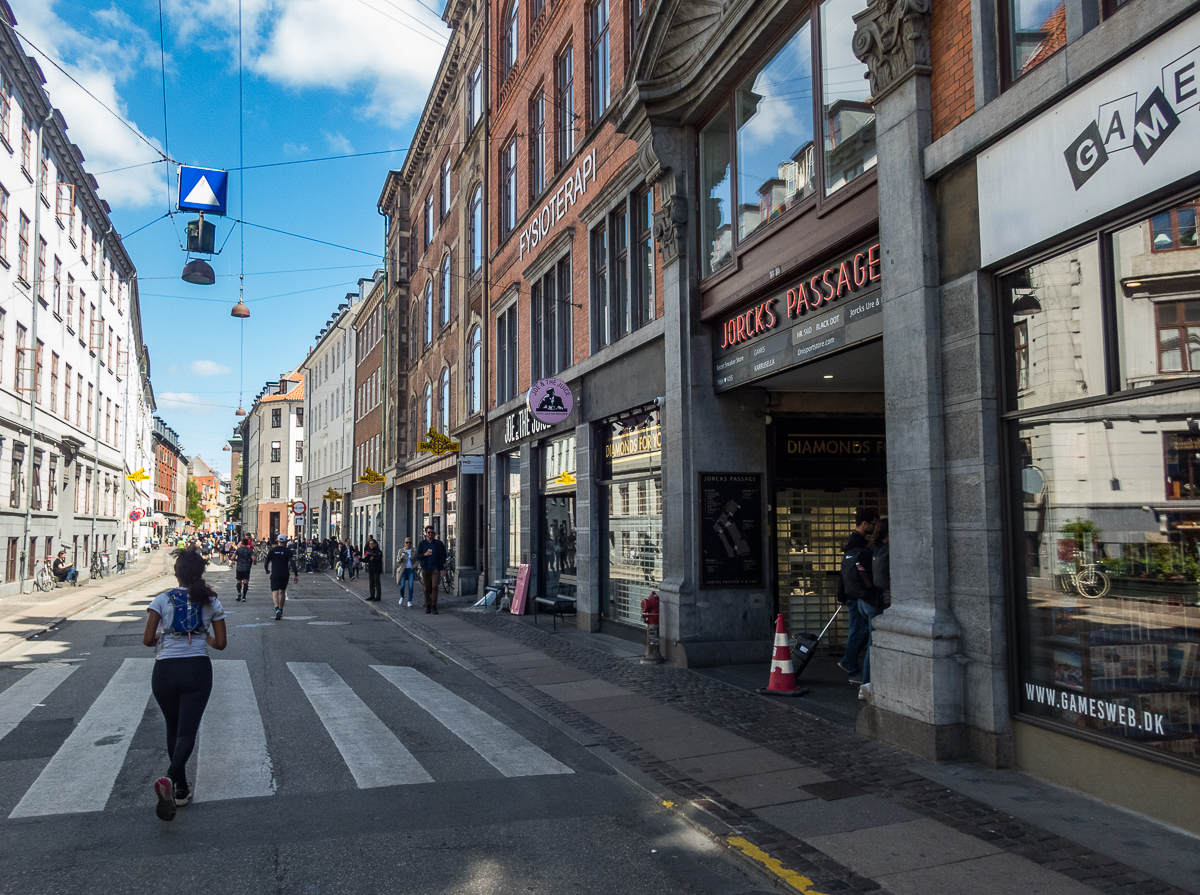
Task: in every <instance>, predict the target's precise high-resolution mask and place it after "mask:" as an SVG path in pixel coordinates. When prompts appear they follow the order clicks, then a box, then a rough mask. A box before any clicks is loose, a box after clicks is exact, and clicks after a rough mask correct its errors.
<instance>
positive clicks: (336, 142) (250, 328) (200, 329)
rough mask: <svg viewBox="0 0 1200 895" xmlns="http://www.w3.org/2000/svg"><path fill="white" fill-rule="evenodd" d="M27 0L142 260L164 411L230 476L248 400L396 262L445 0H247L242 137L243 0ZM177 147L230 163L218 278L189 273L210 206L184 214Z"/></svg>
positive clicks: (77, 135)
mask: <svg viewBox="0 0 1200 895" xmlns="http://www.w3.org/2000/svg"><path fill="white" fill-rule="evenodd" d="M9 2H10V4H11V6H12V9H13V12H14V14H15V16H16V19H17V26H16V31H17V34H18V37H19V38H21V40H22V43H23V44H24V46H25V50H26V52H27V53H28V54H29V55H31V56H33V57H34V59H36V60H37V61H38V64H39V65H40V66H41V68H42V70H43V72H44V73H45V75H46V89H47V91H48V92H49V94H50V99H51V102H53V104H54V105H55V106H56V107H57V108H58V109H59V110H60V111H61V112H62V113H63V116H64V117H65V119H66V122H67V128H68V129H67V136H68V138H70V139H71V141H72V142H74V143H75V144H76V145H78V146H79V148H80V149H81V150H82V152H83V154H84V157H85V159H86V160H85V162H84V167H85V168H86V170H87V171H88V172H89V173H91V174H93V175H94V176H95V177H96V180H97V181H98V183H99V184H100V188H99V193H100V196H101V198H103V199H106V200H107V201H108V203H109V205H110V206H111V207H112V220H113V225H114V228H115V229H116V231H117V232H118V233H120V234H122V236H123V239H124V244H125V248H126V250H127V251H128V252H129V255H130V257H131V258H132V259H133V262H134V264H135V265H136V267H137V270H138V281H139V289H140V292H141V311H142V321H143V335H144V337H145V341H146V344H147V346H148V347H149V350H150V358H151V381H152V383H153V386H154V393H155V398H156V400H157V404H158V415H159V416H161V417H162V418H163V420H164V421H165V422H166V423H167V424H168V425H169V426H171V427H172V428H173V429H174V430H175V431H176V432H177V433H178V434H179V437H180V441H181V443H182V444H183V447H184V449H185V451H187V453H188V455H189V456H194V455H200V456H201V457H203V458H204V459H205V461H206V462H208V463H209V464H210V465H212V466H214V467H215V468H216V469H218V470H219V471H221V472H223V473H225V474H228V472H229V460H230V454H229V453H228V452H222V448H223V447H224V446H225V443H226V440H227V439H228V437H229V435H230V434H231V433H232V431H233V427H234V425H235V424H236V422H237V420H238V418H237V417H236V416H235V415H234V411H235V410H236V409H237V407H238V405H239V400H240V401H241V402H242V404H243V405H244V406H245V407H247V408H248V407H249V406H250V404H251V402H252V401H253V400H254V397H255V395H257V394H258V392H259V390H260V389H261V388H262V386H263V384H264V383H265V382H266V381H268V380H276V379H278V378H279V376H280V375H281V374H282V373H285V372H288V371H291V370H293V369H294V368H295V367H297V366H298V365H299V364H300V362H301V361H303V359H304V357H305V355H306V354H307V352H308V350H309V349H310V348H311V347H312V346H313V345H314V344H315V341H316V335H317V333H318V332H319V331H320V329H321V327H322V325H323V324H324V322H325V321H326V320H328V319H329V316H330V314H331V313H332V312H333V311H334V310H335V309H336V307H337V305H338V304H339V303H340V302H341V301H343V300H344V299H345V295H346V293H347V292H352V291H357V289H358V280H359V279H360V278H362V277H368V278H369V277H371V276H372V275H373V273H374V271H375V270H376V269H377V268H378V267H380V266H381V263H382V256H383V240H384V219H383V218H382V217H381V216H380V215H379V213H378V211H377V207H376V206H377V202H378V199H379V194H380V192H381V191H382V189H383V182H384V178H385V177H386V176H387V172H388V171H389V170H392V169H397V168H399V167H400V166H401V165H402V164H403V162H404V157H405V155H404V152H403V149H404V148H405V147H407V146H408V144H409V142H410V139H411V135H412V132H413V129H414V127H415V125H416V123H417V120H418V118H419V116H420V113H421V109H422V108H423V106H424V102H425V98H426V95H427V94H428V91H429V85H430V83H431V81H432V78H433V75H434V74H435V73H436V71H437V66H438V63H439V61H440V59H441V55H442V48H443V47H444V45H445V41H446V38H447V36H448V29H447V28H446V26H445V25H444V24H443V23H442V21H441V19H440V18H439V16H438V15H437V14H435V12H434V10H440V9H441V6H442V2H443V0H240V2H241V8H240V15H241V28H240V36H241V54H240V55H241V60H242V64H241V96H242V99H241V108H242V112H241V115H240V124H241V136H240V138H239V98H238V94H239V86H238V84H239V65H238V60H239V48H238V45H239V0H161V6H160V3H159V0H122V2H121V3H120V4H117V3H112V2H109V3H103V2H93V0H76V2H69V0H9ZM160 9H161V19H160ZM160 23H161V32H160ZM160 33H161V42H160ZM60 67H61V69H62V70H60ZM164 69H165V79H164ZM64 71H65V74H64ZM68 75H69V76H70V77H68ZM71 78H73V79H74V80H75V81H77V82H79V84H80V85H82V87H83V88H86V92H85V91H84V90H83V89H81V88H80V86H77V85H76V84H75V83H73V82H72V80H71ZM164 80H165V90H164ZM88 93H91V94H92V95H91V96H89V95H88ZM105 107H107V109H106V108H105ZM164 112H165V114H164ZM114 113H115V114H114ZM239 139H240V146H241V148H240V150H239ZM367 153H376V154H370V155H368V154H367ZM239 154H241V156H242V158H243V162H242V163H241V164H239ZM163 155H167V156H169V157H170V158H171V159H172V160H173V161H172V162H171V163H170V164H168V163H167V162H165V161H163V160H162V156H163ZM348 155H355V156H357V157H354V158H340V159H331V160H324V161H318V159H324V158H326V157H328V156H348ZM176 163H182V164H186V165H197V166H201V167H208V168H224V169H227V170H229V171H230V179H229V197H228V200H229V217H228V218H224V219H222V218H219V217H218V218H214V217H211V216H206V220H210V221H213V222H215V224H216V245H217V247H218V248H219V249H222V250H221V252H220V254H219V255H217V256H215V257H213V258H210V259H207V260H209V261H210V263H211V264H212V266H213V269H214V271H215V272H216V274H217V282H216V284H215V285H212V286H196V285H192V284H189V283H185V282H183V281H182V280H181V279H180V277H179V275H180V272H181V271H182V269H183V265H184V264H185V263H186V261H187V256H186V255H185V253H184V251H183V249H182V247H181V243H183V242H185V239H184V237H185V234H186V230H185V228H186V222H187V221H188V220H191V219H194V218H195V214H194V213H180V212H177V211H174V206H175V202H176V198H177V197H176V195H175V192H176V186H175V183H176V168H175V165H176ZM284 163H291V164H284ZM243 165H244V166H245V168H246V170H244V171H241V172H239V171H237V170H234V169H238V168H240V167H242V166H243ZM258 166H269V167H258ZM116 169H123V170H116ZM168 210H170V211H172V212H173V214H172V215H171V216H168V215H167V212H168ZM235 219H240V220H243V221H246V222H247V223H248V224H253V225H257V226H236V225H235V224H234V223H233V221H234V220H235ZM264 227H267V228H273V229H274V230H282V231H286V232H287V233H290V234H297V235H298V236H304V237H310V239H309V240H305V239H300V238H297V236H286V235H283V234H280V233H275V232H271V231H270V230H266V229H262V228H264ZM143 228H144V229H143ZM135 231H136V232H135ZM312 240H320V241H321V242H324V243H333V244H334V245H335V246H337V248H335V247H333V246H330V245H323V244H321V242H315V241H312ZM222 246H223V248H222ZM243 246H244V249H243ZM243 271H244V273H245V278H244V284H245V285H244V290H245V293H244V294H245V301H246V304H247V305H248V306H249V308H250V314H251V316H250V317H249V318H248V319H247V320H245V321H244V322H241V321H239V320H238V319H236V318H234V317H231V316H230V314H229V311H230V308H232V306H233V304H234V303H235V302H236V301H237V299H238V283H239V274H240V273H241V272H243Z"/></svg>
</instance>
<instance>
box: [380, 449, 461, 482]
mask: <svg viewBox="0 0 1200 895" xmlns="http://www.w3.org/2000/svg"><path fill="white" fill-rule="evenodd" d="M457 468H458V454H450V455H448V456H445V457H439V458H438V459H437V460H435V461H434V462H433V463H430V464H429V465H428V466H420V467H417V468H416V469H410V470H407V471H406V472H404V473H403V474H402V475H399V476H397V477H396V478H395V479H393V480H392V481H391V482H390V483H389V484H392V485H406V484H408V483H409V482H416V481H420V480H421V479H427V478H433V477H435V476H437V473H439V472H448V471H449V470H451V469H457ZM440 478H445V476H440ZM385 487H386V486H385Z"/></svg>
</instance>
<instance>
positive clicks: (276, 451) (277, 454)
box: [271, 441, 283, 463]
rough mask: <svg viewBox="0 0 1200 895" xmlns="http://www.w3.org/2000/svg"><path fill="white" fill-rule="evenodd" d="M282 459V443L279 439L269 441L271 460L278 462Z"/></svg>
mask: <svg viewBox="0 0 1200 895" xmlns="http://www.w3.org/2000/svg"><path fill="white" fill-rule="evenodd" d="M282 460H283V443H282V442H279V441H272V442H271V462H272V463H279V462H280V461H282Z"/></svg>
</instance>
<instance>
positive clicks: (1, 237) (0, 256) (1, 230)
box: [0, 186, 8, 261]
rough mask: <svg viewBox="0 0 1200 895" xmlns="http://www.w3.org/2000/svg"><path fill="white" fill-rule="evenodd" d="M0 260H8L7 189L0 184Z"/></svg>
mask: <svg viewBox="0 0 1200 895" xmlns="http://www.w3.org/2000/svg"><path fill="white" fill-rule="evenodd" d="M0 261H8V190H6V189H5V188H4V187H2V186H0Z"/></svg>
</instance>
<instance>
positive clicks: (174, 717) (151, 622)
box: [142, 550, 225, 820]
mask: <svg viewBox="0 0 1200 895" xmlns="http://www.w3.org/2000/svg"><path fill="white" fill-rule="evenodd" d="M206 565H207V563H205V561H204V557H202V556H201V555H200V554H199V553H197V552H196V551H194V550H185V551H183V552H182V553H180V554H179V556H178V557H177V558H176V560H175V580H176V581H178V582H179V587H177V588H173V589H172V590H169V591H167V592H165V593H161V594H159V595H158V596H157V597H155V598H154V599H153V600H152V601H151V603H150V607H149V609H147V617H146V630H145V631H144V632H143V634H142V643H144V644H145V645H146V646H152V647H155V651H156V654H155V657H154V658H155V660H156V661H155V663H154V672H153V674H152V676H151V679H150V686H151V690H152V691H153V693H154V699H155V701H156V702H157V703H158V707H159V708H160V709H162V713H163V718H165V719H166V722H167V757H168V758H170V760H171V765H170V767H169V768H168V769H167V776H165V777H159V778H158V779H157V780H156V781H154V794H155V795H156V796H157V797H158V807H157V808H156V809H155V813H156V814H157V815H158V816H159V818H160V819H161V820H172V819H173V818H174V817H175V809H176V808H177V807H180V806H183V805H186V804H187V803H188V802H190V801H191V798H192V793H191V790H190V789H188V783H187V776H186V765H187V760H188V758H189V757H190V756H191V754H192V750H193V749H194V748H195V745H196V734H197V732H198V731H199V729H200V718H201V717H202V716H203V715H204V708H205V706H207V705H208V697H209V695H210V694H211V693H212V682H213V673H212V662H211V661H210V660H209V658H208V647H210V646H211V647H212V648H213V649H217V650H223V649H225V610H224V609H223V608H221V601H220V600H218V599H217V594H216V591H214V590H213V589H212V588H211V587H209V586H208V585H207V584H206V583H205V581H204V567H205V566H206Z"/></svg>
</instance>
